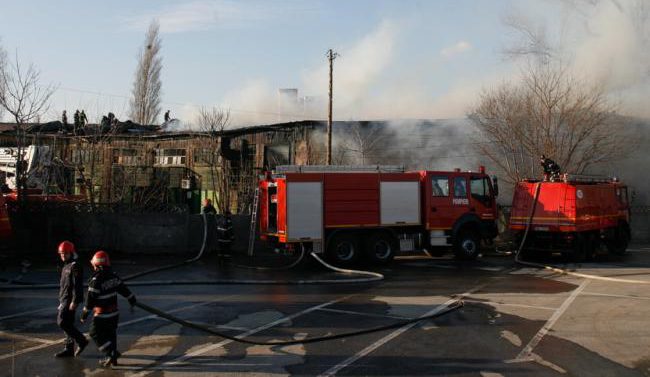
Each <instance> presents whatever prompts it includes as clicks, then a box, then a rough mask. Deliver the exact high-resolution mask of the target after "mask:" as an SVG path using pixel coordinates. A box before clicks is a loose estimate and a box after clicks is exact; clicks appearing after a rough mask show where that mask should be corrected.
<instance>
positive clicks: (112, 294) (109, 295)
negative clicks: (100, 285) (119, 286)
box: [97, 292, 117, 300]
mask: <svg viewBox="0 0 650 377" xmlns="http://www.w3.org/2000/svg"><path fill="white" fill-rule="evenodd" d="M116 296H117V292H113V293H109V294H107V295H101V296H97V299H99V300H103V299H106V298H111V297H116Z"/></svg>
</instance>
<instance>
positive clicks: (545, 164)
mask: <svg viewBox="0 0 650 377" xmlns="http://www.w3.org/2000/svg"><path fill="white" fill-rule="evenodd" d="M539 163H540V165H542V169H544V180H545V181H549V180H550V181H551V182H555V181H557V180H559V179H560V165H558V164H557V163H556V162H555V161H553V160H551V159H550V158H548V157H546V156H545V155H542V156H541V157H540V160H539Z"/></svg>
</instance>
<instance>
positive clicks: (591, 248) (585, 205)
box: [510, 174, 631, 261]
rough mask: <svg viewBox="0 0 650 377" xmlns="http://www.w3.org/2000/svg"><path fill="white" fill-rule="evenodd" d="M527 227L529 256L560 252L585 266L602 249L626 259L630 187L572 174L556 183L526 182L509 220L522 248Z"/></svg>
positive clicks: (519, 186)
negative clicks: (534, 253)
mask: <svg viewBox="0 0 650 377" xmlns="http://www.w3.org/2000/svg"><path fill="white" fill-rule="evenodd" d="M535 198H537V199H536V200H535ZM531 215H532V216H531ZM529 222H530V228H529V231H528V235H527V236H526V241H525V242H526V243H525V245H524V250H525V251H527V252H534V251H538V252H547V253H548V252H561V253H563V254H565V256H567V257H571V258H572V259H573V260H575V261H582V260H584V259H588V258H591V257H592V256H594V254H595V253H596V252H597V250H598V248H599V246H600V245H601V244H604V245H605V246H606V248H607V250H608V251H609V252H610V253H613V254H619V255H620V254H623V253H625V250H626V249H627V245H628V243H629V241H630V238H631V236H630V207H629V203H628V196H627V187H626V186H625V185H624V184H622V183H621V182H619V181H618V180H616V179H607V178H596V177H588V176H577V175H570V174H565V175H564V176H563V178H562V180H561V181H558V182H547V181H537V180H524V181H522V182H519V183H518V184H517V185H516V187H515V193H514V196H513V201H512V212H511V215H510V229H511V230H513V231H514V232H515V236H516V237H515V239H516V240H517V241H518V242H521V240H522V238H523V235H524V233H525V230H526V227H527V226H528V223H529Z"/></svg>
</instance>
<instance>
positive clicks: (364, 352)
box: [318, 284, 486, 377]
mask: <svg viewBox="0 0 650 377" xmlns="http://www.w3.org/2000/svg"><path fill="white" fill-rule="evenodd" d="M485 285H486V284H480V285H478V286H476V287H474V288H472V289H470V290H469V291H467V292H465V293H463V294H461V295H459V296H457V298H454V299H451V300H448V301H447V302H445V303H444V304H442V305H438V306H436V307H435V308H433V309H432V310H430V311H428V312H426V313H424V314H423V315H422V317H426V316H430V315H434V314H436V313H438V312H441V311H442V310H444V309H445V308H446V307H447V306H449V305H450V304H452V303H454V302H456V301H457V300H458V299H462V298H463V297H465V296H469V295H471V294H472V293H474V292H476V291H478V290H480V289H482V288H483V287H485ZM417 324H418V322H413V323H409V324H408V325H404V326H402V327H400V328H398V329H397V330H395V331H393V332H392V333H390V334H388V335H386V336H385V337H383V338H381V339H379V340H377V341H376V342H374V343H372V344H371V345H369V346H368V347H366V348H364V349H362V350H361V351H359V352H357V353H356V354H355V355H353V356H351V357H349V358H347V359H345V360H344V361H343V362H341V363H339V364H337V365H335V366H333V367H332V368H330V369H328V370H327V371H325V372H324V373H321V374H319V375H318V377H328V376H334V375H336V374H337V373H338V372H339V371H341V369H343V368H345V367H347V366H349V365H350V364H352V363H354V362H355V361H357V360H359V359H361V358H362V357H365V356H366V355H368V354H369V353H371V352H373V351H374V350H376V349H377V348H379V347H381V346H383V345H384V344H386V343H388V342H390V341H391V340H393V339H395V338H397V337H398V336H400V335H402V334H403V333H404V332H406V331H408V330H409V329H411V328H412V327H414V326H415V325H417Z"/></svg>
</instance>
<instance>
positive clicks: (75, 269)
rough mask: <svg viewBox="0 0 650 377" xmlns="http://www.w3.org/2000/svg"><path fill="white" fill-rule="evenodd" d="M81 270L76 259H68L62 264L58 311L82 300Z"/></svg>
mask: <svg viewBox="0 0 650 377" xmlns="http://www.w3.org/2000/svg"><path fill="white" fill-rule="evenodd" d="M83 289H84V286H83V269H82V268H81V266H80V265H79V264H78V263H77V260H76V259H72V258H70V259H69V260H67V261H65V262H64V264H63V269H62V270H61V282H60V283H59V310H63V309H67V308H68V307H69V306H70V304H71V303H73V302H74V303H75V304H79V303H82V302H83V300H84V296H83V295H84V292H83Z"/></svg>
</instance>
